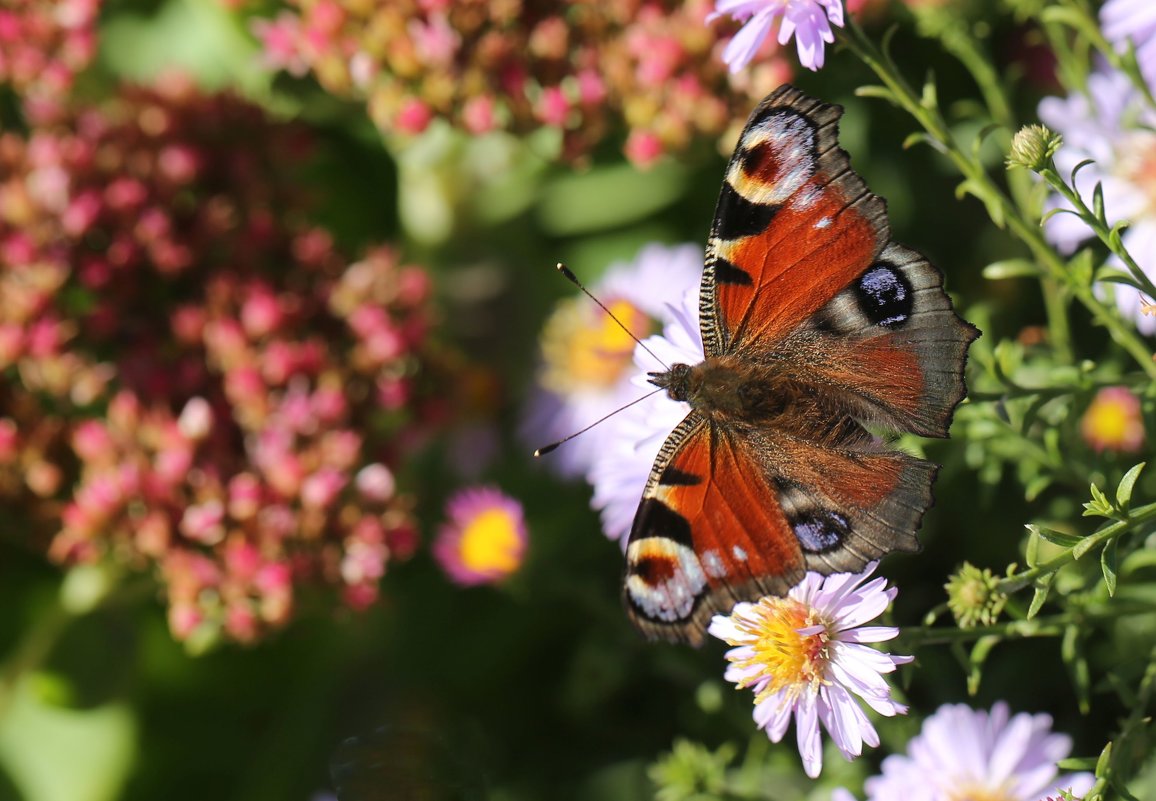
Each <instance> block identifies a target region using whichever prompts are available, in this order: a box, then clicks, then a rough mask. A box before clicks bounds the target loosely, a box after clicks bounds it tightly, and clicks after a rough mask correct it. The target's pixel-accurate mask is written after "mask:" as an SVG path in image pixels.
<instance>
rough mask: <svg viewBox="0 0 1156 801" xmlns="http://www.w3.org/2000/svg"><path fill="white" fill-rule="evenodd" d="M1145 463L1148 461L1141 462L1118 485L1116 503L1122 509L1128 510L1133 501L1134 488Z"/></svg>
mask: <svg viewBox="0 0 1156 801" xmlns="http://www.w3.org/2000/svg"><path fill="white" fill-rule="evenodd" d="M1145 464H1147V463H1146V462H1140V464H1138V465H1136V466H1134V467H1133V468H1132V469H1131V470H1129V471H1128V472H1127V473H1125V474H1124V477H1123V478H1122V479H1120V486H1118V487H1116V505H1117V506H1118V507H1119V508H1120V511H1123V512H1127V511H1128V506H1129V504H1131V502H1132V488H1133V487H1135V486H1136V479H1138V478H1140V471H1142V470H1143V469H1144V465H1145Z"/></svg>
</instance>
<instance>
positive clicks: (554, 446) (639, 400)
mask: <svg viewBox="0 0 1156 801" xmlns="http://www.w3.org/2000/svg"><path fill="white" fill-rule="evenodd" d="M559 266H561V265H559ZM656 392H662V387H659V388H658V389H656V390H654V391H653V392H647V393H646V394H645V395H643V396H642V397H641V398H635V399H634V400H632V401H631V402H630V403H628V404H626V405H625V406H619V407H618V408H617V409H615V410H614V411H612V412H611V413H610V414H608V415H605V416H604V417H599V418H598V419H597V420H595V421H594V422H593V423H591V424H590V425H588V426H586V427H585V428H584V429H582V430H581V431H575V432H574V433H573V434H571V435H570V436H568V437H562V439H560V440H558V441H557V442H552V443H550V444H549V445H547V446H545V447H543V448H538V450H536V451H534V457H535V458H537V457H539V456H545V455H546V454H547V453H552V452H554V451H556V450H557V449H558V446H559V445H561V444H562V443H564V442H569V441H570V440H572V439H574V437H576V436H578V435H579V434H585V433H586V432H587V431H589V430H590V429H592V428H594V426H596V425H598V424H599V423H603V422H605V421H607V420H609V419H610V418H611V417H613V416H614V415H616V414H618V413H619V412H621V411H623V410H624V409H629V408H630V407H631V406H633V405H634V404H636V403H642V402H643V401H644V400H646V399H647V398H649V397H650V396H651V395H653V394H655V393H656Z"/></svg>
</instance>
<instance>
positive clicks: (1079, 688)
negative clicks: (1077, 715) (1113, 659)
mask: <svg viewBox="0 0 1156 801" xmlns="http://www.w3.org/2000/svg"><path fill="white" fill-rule="evenodd" d="M1060 658H1061V659H1063V661H1064V664H1065V665H1067V666H1068V671H1069V673H1070V674H1071V677H1072V685H1073V686H1074V687H1075V690H1076V699H1077V701H1078V703H1079V706H1080V711H1081V712H1083V713H1084V714H1087V712H1088V709H1089V708H1090V703H1089V699H1090V698H1091V695H1092V678H1091V674H1090V672H1089V670H1088V660H1087V659H1086V658H1085V657H1084V651H1083V648H1081V642H1080V629H1079V627H1078V626H1074V625H1073V626H1067V627H1065V628H1064V636H1063V638H1062V639H1061V641H1060Z"/></svg>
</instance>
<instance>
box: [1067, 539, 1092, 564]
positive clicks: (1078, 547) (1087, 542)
mask: <svg viewBox="0 0 1156 801" xmlns="http://www.w3.org/2000/svg"><path fill="white" fill-rule="evenodd" d="M1095 544H1096V541H1095V540H1094V539H1092V538H1091V537H1085V538H1084V539H1082V540H1080V541H1079V542H1077V543H1076V544H1075V545H1073V546H1072V558H1073V559H1077V560H1078V559H1081V558H1083V556H1084V554H1086V553H1087V552H1088V551H1090V550H1092V548H1093V547H1094V546H1095Z"/></svg>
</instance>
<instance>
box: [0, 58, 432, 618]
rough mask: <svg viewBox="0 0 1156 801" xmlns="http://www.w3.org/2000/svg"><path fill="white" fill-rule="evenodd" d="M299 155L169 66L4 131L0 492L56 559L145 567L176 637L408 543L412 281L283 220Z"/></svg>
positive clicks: (299, 213) (345, 573)
mask: <svg viewBox="0 0 1156 801" xmlns="http://www.w3.org/2000/svg"><path fill="white" fill-rule="evenodd" d="M307 155H308V147H307V141H306V140H305V138H304V135H303V133H302V131H300V130H298V129H296V128H293V127H289V126H285V125H281V124H276V123H274V122H272V121H270V120H268V119H267V118H266V117H265V115H264V113H263V112H262V111H260V110H259V109H258V108H256V107H254V106H251V105H249V104H248V103H246V102H244V101H241V100H239V99H237V98H235V97H232V96H229V95H210V96H206V95H203V94H201V93H199V92H198V91H196V90H194V89H193V88H192V87H191V85H189V84H188V83H185V82H183V81H181V80H176V79H174V80H169V81H167V82H165V83H163V84H161V85H160V86H158V87H157V88H155V89H143V88H136V89H127V90H124V91H123V92H122V93H121V94H120V96H119V97H118V98H117V99H116V100H115V102H112V103H110V104H109V105H107V106H105V107H102V108H99V109H88V110H83V111H80V112H78V113H76V114H75V115H74V116H72V117H70V118H69V119H68V120H66V121H64V122H62V123H61V124H60V125H59V126H53V125H46V126H39V127H35V128H34V129H33V131H32V132H31V134H30V135H29V136H28V137H27V138H25V137H21V136H17V135H15V134H6V135H3V136H0V176H4V177H3V178H2V179H0V371H2V372H0V501H2V502H3V503H4V504H5V506H6V507H9V508H12V509H15V510H17V511H16V514H17V515H18V516H21V517H22V518H23V519H24V522H27V523H29V524H30V525H29V526H27V527H23V526H22V527H18V530H32V531H37V532H42V533H43V535H44V536H45V537H47V539H48V542H47V544H46V547H47V550H48V552H49V554H50V555H51V556H52V557H53V558H54V559H55V560H57V561H59V562H62V563H66V564H68V563H94V562H95V563H108V564H113V565H116V566H119V567H128V568H131V569H141V570H149V571H152V572H153V573H154V574H155V575H157V576H158V577H159V579H160V580H161V582H162V585H163V587H164V589H165V592H166V594H167V599H168V603H169V620H170V624H171V628H172V631H173V633H174V635H175V636H177V637H178V638H181V639H186V638H190V637H194V636H196V637H202V636H208V637H217V636H221V635H224V636H226V637H229V638H232V639H235V640H240V641H251V640H254V639H256V638H258V637H260V636H261V635H262V634H263V633H265V632H266V631H268V630H270V629H272V628H275V627H277V626H280V625H282V624H284V623H285V622H286V621H287V620H288V619H289V617H290V615H291V614H292V611H293V608H294V605H295V603H296V600H297V597H298V595H299V592H300V590H301V589H302V588H303V587H304V586H305V585H307V584H315V585H322V586H328V587H331V588H333V589H335V590H337V591H338V592H339V593H340V594H341V596H342V597H343V599H344V600H345V602H346V603H347V604H349V605H351V606H353V607H356V608H360V607H364V606H366V605H368V604H370V603H372V602H373V601H374V599H375V598H376V596H377V592H378V584H379V580H380V579H381V577H382V575H383V573H384V572H385V569H386V566H387V564H388V562H389V561H390V560H391V559H393V558H399V557H401V558H404V557H405V556H407V555H408V554H409V553H410V552H412V550H413V548H414V547H415V544H416V543H415V534H414V527H413V522H412V520H411V518H410V516H409V514H408V501H407V500H406V498H405V497H404V496H401V495H399V493H398V492H397V489H396V484H395V480H394V475H393V472H392V469H393V466H394V465H396V463H397V461H398V460H399V459H400V458H401V457H402V456H403V455H404V453H403V448H402V447H401V445H400V444H399V443H401V442H402V441H403V440H404V439H405V438H407V437H411V438H412V435H413V434H414V433H415V432H416V430H417V427H418V421H417V419H416V418H417V417H418V416H420V414H421V412H420V411H417V412H415V411H414V408H415V403H414V402H413V398H414V381H415V371H416V369H417V367H418V364H419V361H420V349H421V347H422V345H423V342H424V339H425V332H426V329H427V326H428V322H429V314H428V309H427V307H428V298H429V294H430V281H429V278H428V276H427V274H426V273H425V271H424V270H422V269H420V268H418V267H415V266H407V265H405V264H403V263H402V262H401V260H400V259H399V257H398V255H397V253H395V252H394V251H393V250H392V249H390V248H388V247H376V248H373V249H371V250H369V251H368V252H367V253H366V254H364V256H363V257H362V258H361V259H360V260H357V261H353V262H352V263H351V261H350V260H349V259H348V258H347V257H346V256H344V255H343V254H342V253H341V252H340V251H339V250H338V248H337V247H336V246H335V245H334V242H333V241H332V239H331V237H330V236H329V234H328V233H327V232H326V231H324V230H322V229H317V228H309V227H307V226H305V225H304V224H303V223H302V222H300V220H301V219H302V217H303V215H304V214H305V211H306V208H305V206H304V205H303V203H302V201H301V199H300V198H298V197H297V196H296V195H295V193H294V192H293V191H291V189H290V187H291V186H292V181H291V178H290V175H288V174H287V173H288V172H289V170H287V168H286V165H294V164H297V163H300V162H301V161H302V160H303V159H304V158H306V157H307ZM416 405H417V406H420V404H416Z"/></svg>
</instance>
